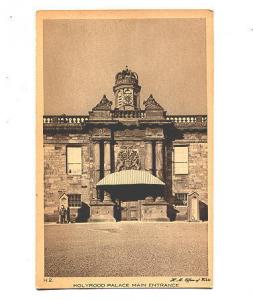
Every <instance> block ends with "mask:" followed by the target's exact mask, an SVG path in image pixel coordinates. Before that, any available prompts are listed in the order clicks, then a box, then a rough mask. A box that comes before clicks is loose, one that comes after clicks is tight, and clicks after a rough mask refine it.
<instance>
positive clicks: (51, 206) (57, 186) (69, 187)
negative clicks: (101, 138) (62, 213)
mask: <svg viewBox="0 0 253 300" xmlns="http://www.w3.org/2000/svg"><path fill="white" fill-rule="evenodd" d="M71 144H72V145H73V144H75V145H81V146H82V174H81V175H74V176H73V175H69V174H67V172H66V163H67V160H66V151H67V145H71ZM90 152H91V149H90V143H89V139H88V136H87V135H77V134H69V135H68V136H66V135H64V136H62V135H53V136H44V200H45V201H44V205H45V220H46V221H57V220H58V207H59V197H60V196H61V195H62V194H63V193H66V194H81V200H82V202H84V203H87V204H88V203H89V201H90V192H91V191H90V180H91V178H90V165H91V164H92V160H91V161H90V157H91V155H90ZM74 210H76V209H73V211H74Z"/></svg>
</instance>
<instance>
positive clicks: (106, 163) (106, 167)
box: [104, 141, 111, 176]
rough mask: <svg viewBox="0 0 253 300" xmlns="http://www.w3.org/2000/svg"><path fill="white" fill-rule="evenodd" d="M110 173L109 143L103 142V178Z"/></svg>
mask: <svg viewBox="0 0 253 300" xmlns="http://www.w3.org/2000/svg"><path fill="white" fill-rule="evenodd" d="M110 173H111V143H110V141H104V176H106V175H108V174H110Z"/></svg>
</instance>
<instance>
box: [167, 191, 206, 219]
mask: <svg viewBox="0 0 253 300" xmlns="http://www.w3.org/2000/svg"><path fill="white" fill-rule="evenodd" d="M183 208H184V210H183V211H182V208H178V209H177V207H176V206H175V197H174V196H172V198H171V203H170V204H169V205H168V206H167V216H168V218H169V219H170V221H171V222H173V221H176V220H177V221H182V220H187V207H186V206H185V207H183ZM199 219H200V220H201V221H208V205H207V204H206V203H204V202H202V201H199Z"/></svg>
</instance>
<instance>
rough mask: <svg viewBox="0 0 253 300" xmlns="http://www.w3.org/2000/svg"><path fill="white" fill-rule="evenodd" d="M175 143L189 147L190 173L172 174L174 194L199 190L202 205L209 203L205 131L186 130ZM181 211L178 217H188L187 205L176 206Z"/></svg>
mask: <svg viewBox="0 0 253 300" xmlns="http://www.w3.org/2000/svg"><path fill="white" fill-rule="evenodd" d="M175 145H186V146H188V147H189V162H188V163H189V173H188V174H187V175H175V174H174V172H173V175H172V194H173V195H175V193H187V194H189V193H192V192H197V193H198V194H199V196H200V201H201V207H206V206H207V205H208V145H207V134H206V133H205V132H203V133H201V132H185V133H184V136H183V139H180V140H175V141H174V142H173V146H175ZM176 209H177V210H178V211H179V213H178V214H177V219H178V220H179V219H186V214H187V210H186V207H176Z"/></svg>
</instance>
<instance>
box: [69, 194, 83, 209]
mask: <svg viewBox="0 0 253 300" xmlns="http://www.w3.org/2000/svg"><path fill="white" fill-rule="evenodd" d="M68 198H69V207H81V206H82V205H81V204H82V202H81V195H80V194H69V195H68Z"/></svg>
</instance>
